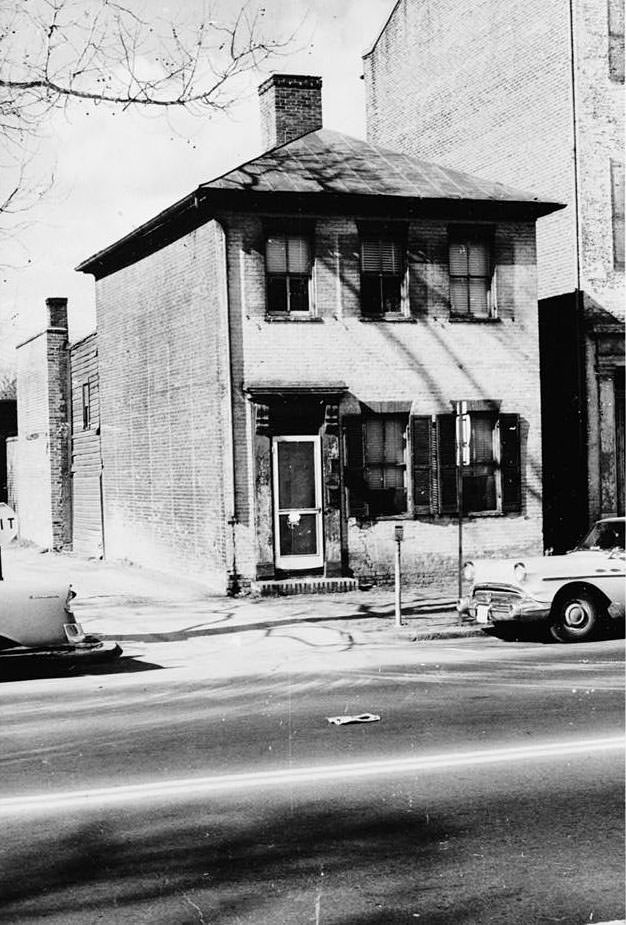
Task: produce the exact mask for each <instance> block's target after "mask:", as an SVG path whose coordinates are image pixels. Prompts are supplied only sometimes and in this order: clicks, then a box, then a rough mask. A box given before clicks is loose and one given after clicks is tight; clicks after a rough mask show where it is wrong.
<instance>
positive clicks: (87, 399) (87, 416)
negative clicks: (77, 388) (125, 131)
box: [82, 382, 91, 430]
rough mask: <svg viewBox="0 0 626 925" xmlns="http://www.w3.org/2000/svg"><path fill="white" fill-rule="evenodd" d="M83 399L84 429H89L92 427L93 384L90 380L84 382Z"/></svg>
mask: <svg viewBox="0 0 626 925" xmlns="http://www.w3.org/2000/svg"><path fill="white" fill-rule="evenodd" d="M82 400H83V401H82V404H83V430H89V428H90V427H91V386H90V384H89V382H84V383H83V389H82Z"/></svg>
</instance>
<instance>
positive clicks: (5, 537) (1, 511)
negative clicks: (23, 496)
mask: <svg viewBox="0 0 626 925" xmlns="http://www.w3.org/2000/svg"><path fill="white" fill-rule="evenodd" d="M16 536H17V516H16V514H15V511H14V510H13V508H10V507H9V505H8V504H4V503H2V504H0V581H2V580H3V575H2V547H3V546H6V545H7V543H10V542H11V540H12V539H14V538H15V537H16Z"/></svg>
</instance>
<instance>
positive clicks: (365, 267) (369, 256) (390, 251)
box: [361, 238, 402, 276]
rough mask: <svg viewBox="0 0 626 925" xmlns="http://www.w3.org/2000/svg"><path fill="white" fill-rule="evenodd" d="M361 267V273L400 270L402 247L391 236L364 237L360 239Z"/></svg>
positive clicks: (396, 272)
mask: <svg viewBox="0 0 626 925" xmlns="http://www.w3.org/2000/svg"><path fill="white" fill-rule="evenodd" d="M361 269H362V271H363V273H389V274H392V275H394V276H397V275H398V274H399V273H401V272H402V248H401V246H400V242H399V241H394V240H393V239H391V238H377V239H374V238H366V239H364V240H362V241H361Z"/></svg>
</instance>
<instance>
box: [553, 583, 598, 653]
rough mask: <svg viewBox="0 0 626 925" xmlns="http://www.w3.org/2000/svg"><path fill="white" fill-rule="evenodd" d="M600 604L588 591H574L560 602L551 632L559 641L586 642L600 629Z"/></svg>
mask: <svg viewBox="0 0 626 925" xmlns="http://www.w3.org/2000/svg"><path fill="white" fill-rule="evenodd" d="M599 622H600V617H599V613H598V604H597V603H596V601H595V600H594V598H593V597H592V596H591V595H590V594H589V593H588V592H586V591H579V592H575V591H574V592H572V593H570V594H567V595H565V597H562V598H561V600H560V602H559V603H558V605H557V607H556V609H555V613H554V614H553V618H552V622H551V623H550V634H551V636H552V638H553V639H556V640H557V642H585V641H586V640H588V639H592V638H593V636H594V635H595V633H596V632H597V630H598V625H599Z"/></svg>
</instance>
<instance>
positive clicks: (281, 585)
mask: <svg viewBox="0 0 626 925" xmlns="http://www.w3.org/2000/svg"><path fill="white" fill-rule="evenodd" d="M250 590H251V591H252V593H253V594H259V595H260V596H261V597H282V596H285V597H287V596H289V595H294V594H335V593H337V592H341V591H358V590H359V583H358V580H357V579H356V578H313V577H311V578H281V579H277V580H274V579H272V580H270V581H253V582H252V583H251V586H250Z"/></svg>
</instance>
